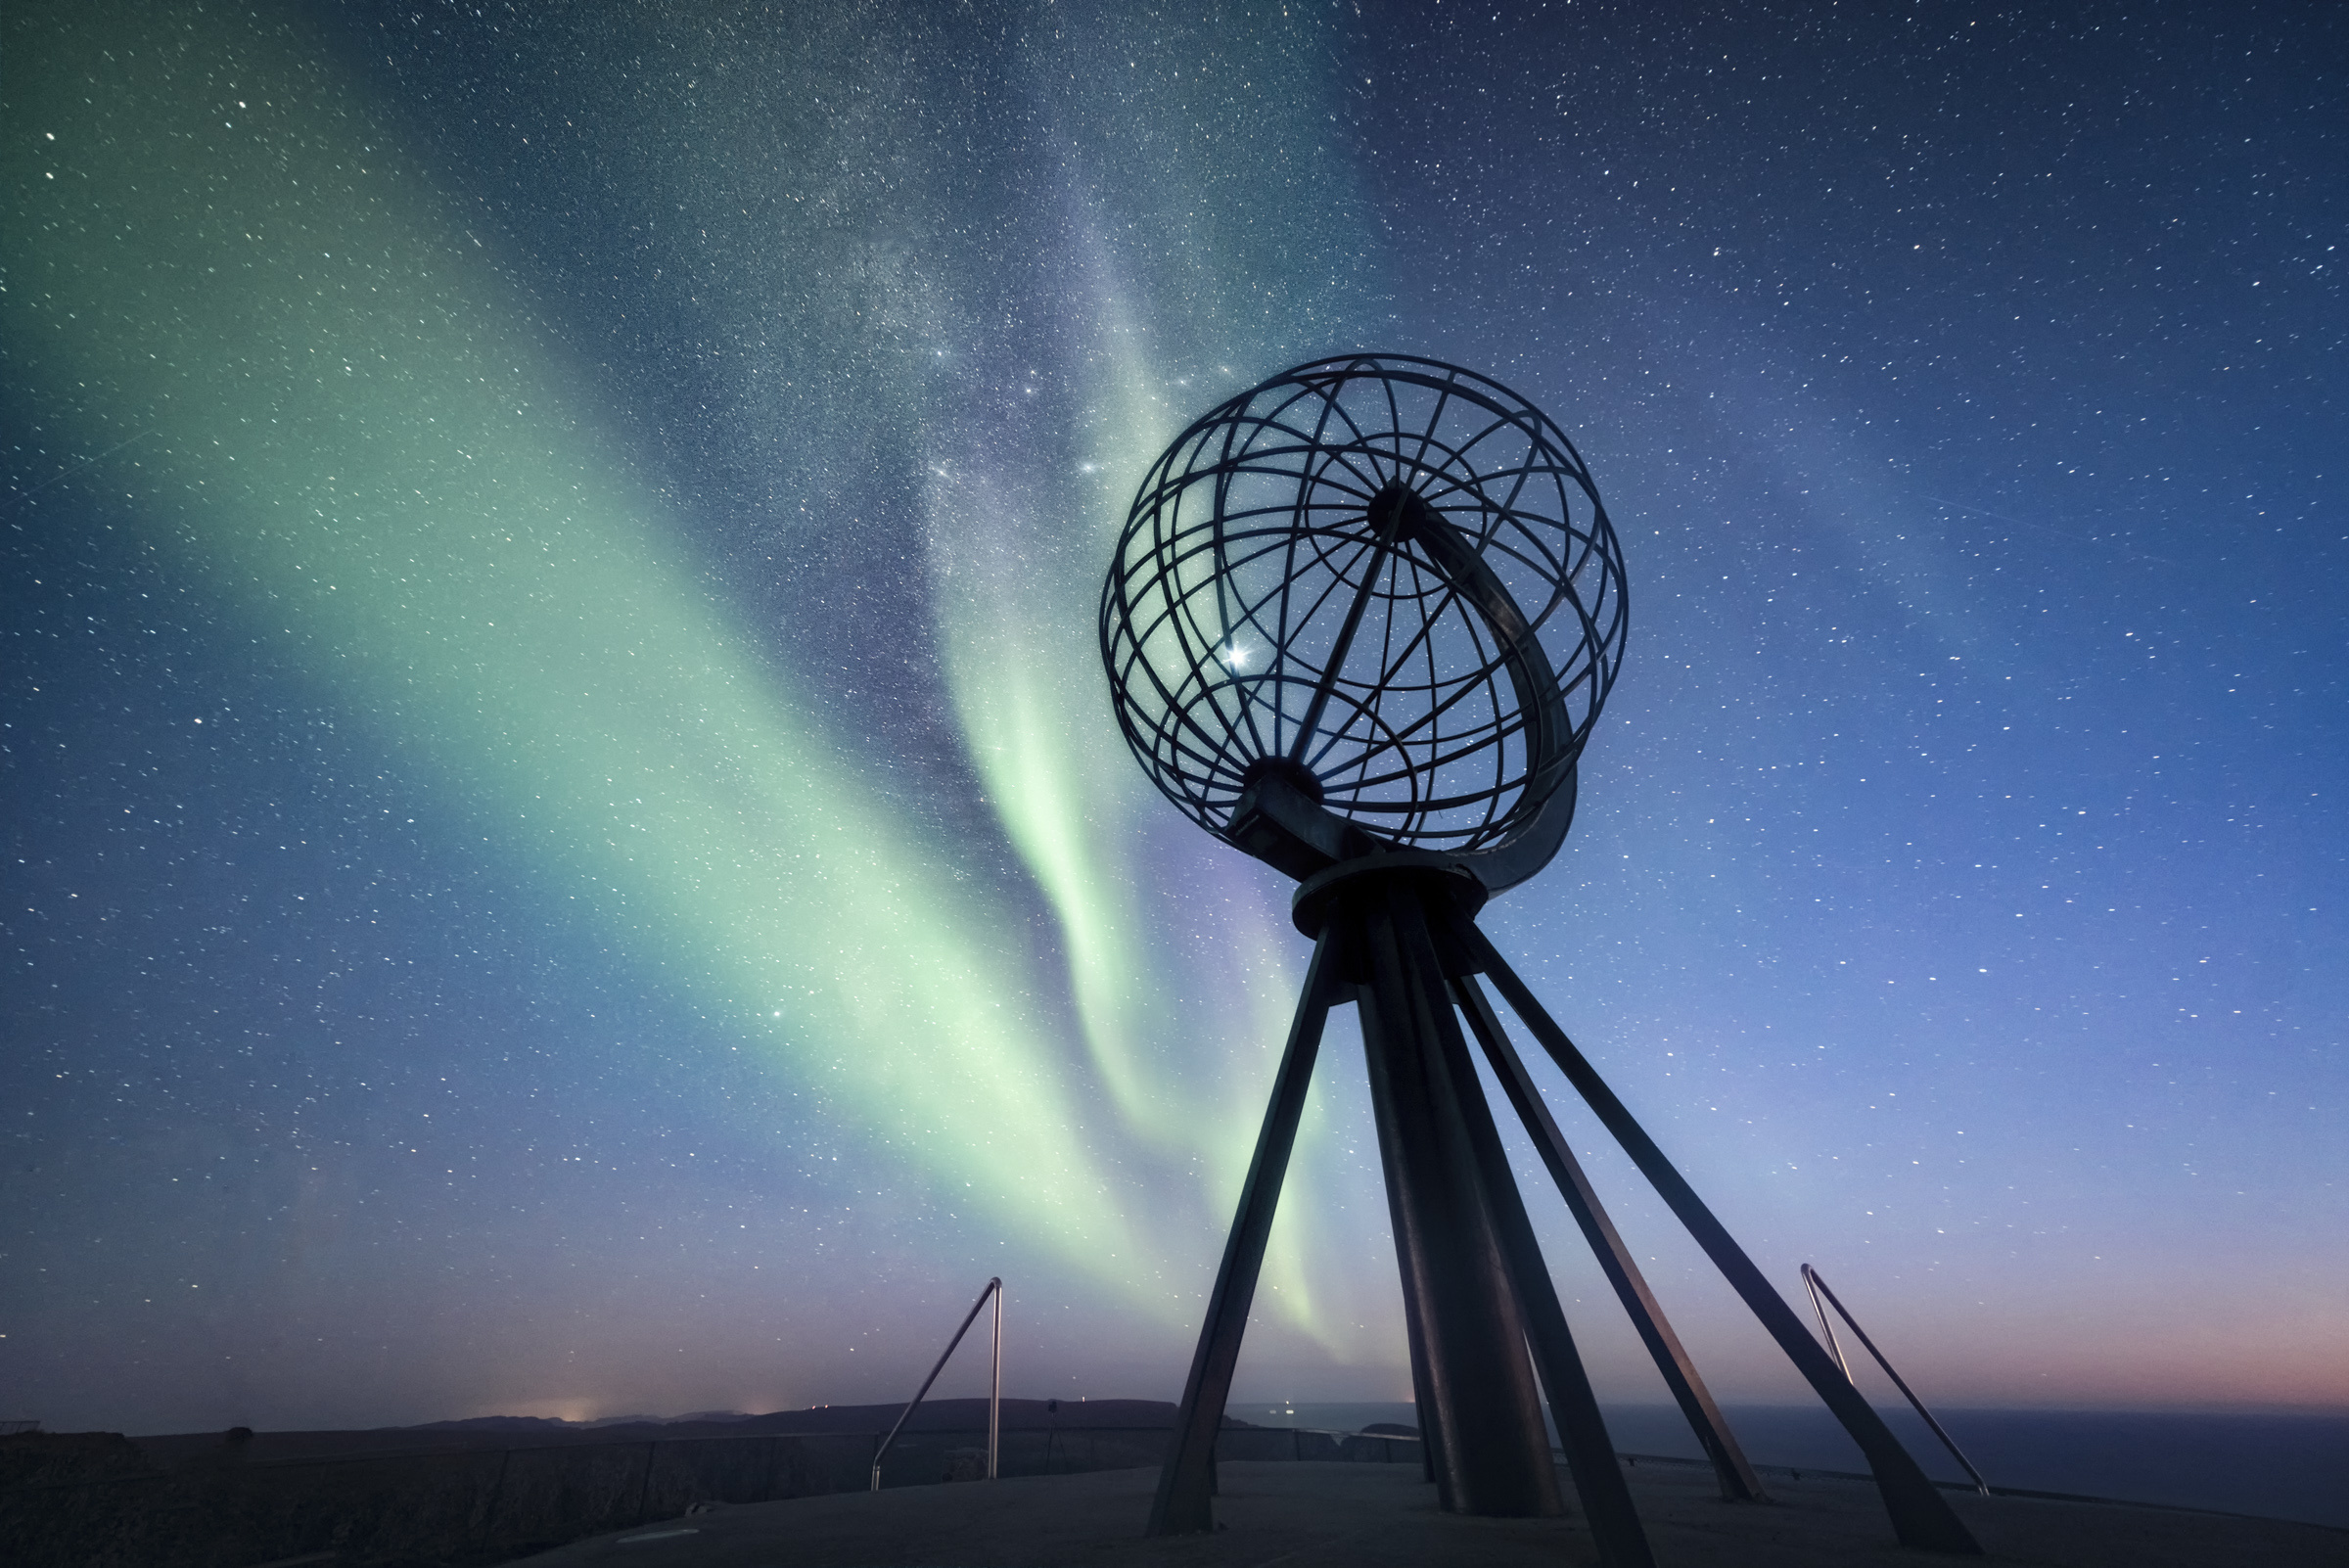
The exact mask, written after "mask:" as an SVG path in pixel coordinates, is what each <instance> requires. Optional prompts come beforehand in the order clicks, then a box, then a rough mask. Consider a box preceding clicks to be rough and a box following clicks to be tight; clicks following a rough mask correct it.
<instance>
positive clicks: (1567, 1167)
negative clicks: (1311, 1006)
mask: <svg viewBox="0 0 2349 1568" xmlns="http://www.w3.org/2000/svg"><path fill="white" fill-rule="evenodd" d="M1452 987H1453V989H1454V991H1455V992H1457V994H1458V996H1459V998H1460V1010H1461V1011H1462V1012H1464V1013H1466V1014H1467V1015H1468V1027H1469V1028H1470V1029H1471V1030H1473V1031H1474V1032H1475V1034H1476V1038H1477V1041H1478V1043H1479V1044H1481V1045H1483V1046H1484V1048H1485V1059H1486V1060H1487V1061H1489V1062H1491V1063H1492V1064H1493V1075H1494V1077H1496V1078H1497V1079H1499V1080H1500V1086H1501V1089H1502V1091H1503V1092H1504V1093H1506V1094H1507V1095H1508V1097H1509V1103H1510V1104H1511V1105H1512V1106H1514V1107H1516V1110H1517V1116H1518V1119H1519V1120H1520V1121H1522V1122H1524V1124H1525V1130H1526V1134H1527V1135H1528V1136H1529V1137H1531V1138H1532V1139H1533V1140H1534V1147H1535V1148H1536V1149H1537V1150H1538V1151H1540V1153H1541V1155H1542V1163H1543V1165H1546V1166H1547V1167H1548V1168H1549V1174H1550V1176H1551V1177H1552V1179H1554V1180H1555V1181H1556V1182H1557V1184H1558V1191H1559V1192H1560V1193H1561V1194H1563V1195H1564V1197H1565V1199H1566V1207H1567V1208H1568V1209H1569V1210H1570V1211H1572V1213H1573V1215H1574V1222H1575V1223H1576V1224H1578V1225H1580V1226H1581V1227H1582V1231H1583V1239H1585V1240H1586V1241H1588V1242H1589V1244H1590V1251H1591V1253H1592V1254H1593V1255H1594V1256H1595V1257H1596V1258H1597V1260H1598V1267H1599V1268H1600V1270H1601V1271H1602V1272H1604V1273H1605V1274H1606V1276H1607V1282H1608V1283H1609V1284H1611V1285H1613V1286H1614V1287H1615V1295H1616V1297H1617V1299H1619V1300H1620V1301H1621V1302H1622V1303H1623V1310H1624V1311H1625V1312H1626V1313H1627V1314H1630V1316H1631V1319H1632V1326H1633V1327H1635V1328H1636V1329H1637V1330H1638V1331H1639V1339H1640V1342H1641V1343H1642V1344H1644V1345H1645V1346H1646V1347H1647V1353H1648V1355H1649V1356H1650V1357H1652V1358H1653V1359H1654V1360H1655V1363H1656V1370H1657V1371H1659V1372H1661V1373H1662V1374H1663V1375H1664V1384H1665V1386H1666V1387H1667V1388H1669V1389H1671V1390H1672V1397H1673V1399H1674V1401H1675V1402H1676V1403H1678V1404H1679V1406H1680V1407H1681V1414H1682V1415H1684V1416H1686V1417H1687V1418H1688V1425H1689V1426H1690V1428H1691V1429H1693V1430H1694V1431H1695V1433H1696V1440H1697V1442H1698V1443H1699V1444H1701V1445H1703V1447H1704V1451H1705V1455H1706V1457H1708V1458H1710V1459H1711V1460H1712V1461H1713V1472H1714V1474H1715V1475H1717V1476H1719V1477H1720V1479H1721V1495H1722V1496H1723V1497H1724V1498H1726V1499H1728V1500H1729V1501H1731V1502H1767V1501H1769V1500H1770V1499H1769V1495H1768V1494H1767V1493H1765V1492H1764V1491H1763V1490H1762V1480H1761V1477H1759V1476H1757V1475H1755V1474H1754V1468H1753V1466H1752V1465H1750V1464H1748V1463H1747V1462H1746V1458H1745V1453H1744V1451H1743V1450H1741V1449H1739V1448H1738V1446H1737V1439H1736V1438H1735V1437H1734V1436H1732V1435H1731V1434H1730V1431H1729V1423H1728V1422H1727V1420H1725V1419H1724V1418H1723V1417H1722V1413H1721V1407H1719V1406H1717V1405H1715V1404H1714V1403H1713V1395H1712V1392H1711V1391H1710V1390H1708V1389H1707V1388H1706V1387H1705V1380H1704V1379H1703V1378H1702V1377H1700V1376H1699V1375H1697V1370H1696V1363H1695V1362H1694V1361H1692V1360H1689V1359H1688V1353H1687V1351H1686V1350H1684V1349H1682V1348H1681V1339H1680V1336H1679V1335H1678V1334H1675V1333H1674V1332H1673V1331H1672V1323H1671V1321H1670V1320H1669V1319H1667V1318H1666V1317H1665V1315H1664V1309H1663V1308H1662V1307H1660V1306H1658V1305H1657V1304H1656V1298H1655V1295H1654V1293H1653V1292H1651V1291H1650V1290H1649V1289H1648V1288H1647V1280H1646V1278H1645V1277H1644V1276H1642V1275H1641V1274H1640V1272H1639V1266H1638V1264H1637V1263H1635V1261H1634V1260H1633V1258H1632V1254H1631V1249H1630V1248H1628V1247H1626V1246H1625V1245H1624V1244H1623V1238H1622V1237H1621V1236H1619V1235H1617V1234H1616V1233H1615V1224H1614V1222H1613V1221H1611V1220H1609V1219H1608V1218H1607V1211H1606V1209H1605V1208H1604V1207H1603V1206H1602V1205H1601V1204H1600V1203H1599V1201H1598V1194H1597V1193H1595V1192H1593V1191H1592V1190H1591V1188H1590V1182H1589V1179H1588V1178H1587V1177H1586V1176H1584V1175H1583V1168H1582V1165H1581V1164H1580V1163H1579V1162H1578V1161H1577V1160H1576V1159H1575V1157H1574V1151H1573V1150H1572V1149H1570V1148H1568V1147H1567V1144H1566V1137H1565V1134H1564V1133H1562V1132H1560V1131H1559V1130H1558V1124H1557V1123H1556V1122H1555V1121H1553V1120H1552V1119H1551V1117H1550V1114H1549V1107H1548V1106H1547V1105H1545V1104H1543V1101H1542V1093H1541V1090H1539V1089H1537V1088H1536V1087H1535V1086H1534V1081H1533V1078H1532V1077H1531V1076H1530V1075H1529V1074H1528V1073H1527V1072H1526V1070H1525V1063H1524V1062H1522V1061H1520V1060H1519V1059H1518V1056H1517V1051H1516V1047H1514V1046H1512V1045H1511V1044H1510V1043H1509V1038H1508V1035H1507V1034H1506V1033H1505V1032H1504V1031H1503V1030H1502V1029H1501V1027H1500V1019H1499V1018H1498V1017H1497V1016H1496V1015H1495V1013H1494V1011H1493V1004H1492V1002H1491V1001H1489V1000H1487V999H1486V996H1485V993H1484V990H1483V988H1481V987H1480V986H1478V985H1477V983H1476V977H1475V976H1473V975H1460V976H1458V977H1456V978H1455V979H1454V980H1453V981H1452ZM1553 1398H1554V1396H1553Z"/></svg>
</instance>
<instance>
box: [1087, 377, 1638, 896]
mask: <svg viewBox="0 0 2349 1568" xmlns="http://www.w3.org/2000/svg"><path fill="white" fill-rule="evenodd" d="M1626 610H1627V601H1626V597H1625V592H1624V572H1623V555H1622V551H1621V548H1620V547H1619V546H1618V544H1617V542H1616V538H1615V531H1614V530H1613V528H1612V527H1610V526H1609V524H1608V522H1607V514H1606V509H1605V507H1604V506H1603V505H1602V504H1601V503H1600V501H1599V497H1598V490H1597V487H1596V486H1595V485H1594V484H1592V483H1591V481H1590V475H1589V470H1588V469H1587V468H1586V467H1585V466H1584V464H1583V461H1582V459H1581V457H1580V456H1579V455H1577V454H1576V452H1575V450H1574V446H1573V443H1572V442H1571V441H1569V440H1568V439H1567V438H1566V436H1565V434H1564V433H1563V432H1562V431H1560V430H1559V429H1558V427H1557V426H1556V425H1554V424H1553V423H1551V422H1550V420H1549V419H1548V418H1547V417H1546V416H1544V415H1543V413H1542V411H1541V410H1540V409H1538V408H1535V407H1534V406H1533V405H1532V404H1531V403H1529V402H1527V401H1526V400H1525V399H1524V398H1522V397H1520V396H1518V395H1517V394H1516V393H1515V392H1510V391H1509V390H1508V389H1507V388H1505V387H1502V386H1501V385H1499V384H1498V383H1497V382H1495V381H1492V380H1489V379H1487V378H1486V377H1483V376H1479V375H1476V374H1475V373H1473V372H1471V371H1467V370H1463V369H1461V368H1459V367H1458V366H1456V365H1448V364H1444V363H1442V362H1440V361H1438V360H1433V359H1420V358H1414V357H1410V356H1407V355H1400V354H1378V355H1367V354H1358V355H1353V356H1349V357H1346V358H1339V359H1324V360H1319V361H1316V362H1314V363H1313V364H1307V365H1300V366H1298V367H1297V368H1296V369H1294V370H1290V371H1285V372H1283V373H1282V374H1280V375H1277V376H1274V377H1273V378H1271V379H1270V380H1269V381H1267V382H1265V383H1264V384H1263V385H1261V386H1258V387H1256V388H1253V389H1251V390H1250V391H1248V392H1242V393H1240V394H1239V395H1238V396H1236V397H1233V398H1231V399H1229V400H1228V401H1226V402H1224V403H1222V404H1221V406H1219V407H1217V408H1215V409H1213V410H1211V411H1210V412H1208V413H1207V414H1206V415H1204V416H1203V417H1201V418H1200V419H1199V420H1197V421H1196V422H1194V423H1193V424H1192V425H1191V426H1190V428H1189V429H1187V430H1185V431H1184V432H1183V433H1182V434H1181V435H1180V436H1178V437H1177V438H1175V439H1174V443H1173V444H1172V445H1171V446H1169V447H1168V448H1167V450H1166V452H1165V454H1164V455H1163V456H1161V457H1160V458H1159V460H1158V461H1157V463H1156V464H1154V465H1153V466H1152V468H1151V470H1150V472H1149V475H1148V477H1147V478H1146V479H1144V480H1143V482H1142V485H1141V489H1140V491H1139V493H1138V494H1136V496H1135V497H1134V502H1133V510H1132V512H1131V514H1130V516H1129V517H1128V521H1127V524H1126V529H1125V531H1124V533H1123V534H1122V535H1121V536H1120V538H1119V541H1118V550H1117V555H1116V558H1115V561H1114V563H1113V564H1112V566H1111V569H1110V574H1109V580H1108V582H1107V584H1106V586H1105V587H1104V589H1103V591H1102V596H1101V624H1100V632H1101V655H1102V659H1103V662H1104V664H1105V665H1106V666H1107V668H1108V670H1109V677H1110V689H1111V692H1112V693H1113V695H1114V697H1115V700H1116V704H1117V713H1118V721H1119V724H1120V726H1121V727H1122V728H1123V729H1124V731H1125V735H1126V739H1127V742H1128V745H1130V746H1131V747H1132V748H1133V753H1134V756H1135V757H1136V758H1137V759H1138V760H1139V761H1141V763H1142V765H1143V767H1144V768H1145V769H1147V770H1148V772H1149V774H1150V777H1151V779H1152V781H1153V782H1155V783H1156V784H1157V785H1158V787H1159V789H1160V790H1161V791H1163V792H1164V793H1165V794H1166V796H1167V797H1168V799H1170V800H1172V801H1174V803H1175V804H1176V805H1177V806H1179V807H1182V809H1183V810H1184V811H1185V812H1186V813H1188V814H1189V815H1190V816H1191V818H1192V819H1193V820H1194V821H1197V822H1198V823H1199V824H1200V825H1201V826H1203V827H1205V828H1207V829H1208V831H1210V832H1211V833H1215V834H1217V835H1218V836H1219V837H1221V838H1224V839H1226V840H1228V841H1230V842H1232V843H1234V844H1236V845H1238V846H1239V847H1240V848H1242V849H1245V850H1247V851H1249V852H1250V853H1255V854H1258V855H1260V856H1262V857H1263V858H1265V859H1267V860H1270V861H1271V862H1272V863H1274V864H1276V865H1280V866H1282V867H1283V869H1286V870H1289V871H1291V872H1292V874H1295V875H1298V876H1300V877H1303V876H1306V875H1309V874H1311V872H1312V871H1313V870H1314V869H1317V868H1318V867H1319V866H1321V865H1324V864H1327V863H1330V862H1333V861H1336V860H1343V859H1348V858H1352V857H1353V856H1355V855H1359V854H1362V853H1374V852H1376V851H1378V850H1382V849H1415V850H1423V851H1435V852H1441V853H1451V854H1453V855H1456V856H1458V857H1460V858H1461V859H1462V860H1463V861H1464V862H1465V863H1467V864H1469V865H1470V866H1471V868H1472V869H1474V870H1475V871H1476V873H1477V876H1478V878H1479V880H1480V881H1481V882H1483V883H1484V885H1485V886H1486V887H1487V888H1488V889H1490V890H1492V891H1498V890H1499V889H1501V888H1503V887H1508V886H1512V885H1514V884H1515V883H1517V882H1521V881H1523V880H1524V879H1525V878H1526V877H1528V876H1531V875H1532V874H1533V873H1534V872H1535V871H1538V870H1539V869H1541V867H1542V865H1543V863H1545V862H1546V861H1547V860H1548V859H1549V858H1550V856H1551V855H1552V854H1554V853H1556V851H1557V848H1558V845H1559V843H1560V841H1562V840H1563V838H1564V837H1565V833H1566V829H1567V826H1568V824H1569V823H1570V822H1571V820H1572V818H1573V814H1574V767H1575V760H1576V758H1577V757H1578V756H1579V755H1580V754H1581V752H1582V748H1583V742H1584V740H1585V739H1586V738H1587V737H1588V736H1589V732H1590V725H1591V723H1592V721H1593V720H1595V719H1596V718H1597V716H1598V713H1599V709H1600V706H1601V705H1602V704H1603V703H1604V702H1605V701H1606V696H1607V691H1608V689H1609V688H1610V687H1611V686H1612V685H1613V684H1614V681H1615V674H1616V671H1617V669H1619V668H1620V667H1621V665H1622V662H1623V647H1624V634H1625V627H1626Z"/></svg>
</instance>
